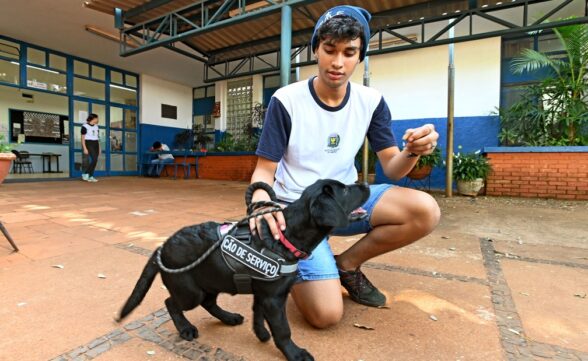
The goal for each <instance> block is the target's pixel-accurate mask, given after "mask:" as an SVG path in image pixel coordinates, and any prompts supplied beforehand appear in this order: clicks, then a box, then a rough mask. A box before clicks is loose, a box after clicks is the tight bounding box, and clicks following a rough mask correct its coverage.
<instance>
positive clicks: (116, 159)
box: [110, 154, 124, 172]
mask: <svg viewBox="0 0 588 361" xmlns="http://www.w3.org/2000/svg"><path fill="white" fill-rule="evenodd" d="M110 170H112V171H115V172H122V171H123V170H124V167H123V155H122V154H111V155H110Z"/></svg>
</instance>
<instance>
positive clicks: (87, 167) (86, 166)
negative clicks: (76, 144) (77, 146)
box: [82, 113, 100, 182]
mask: <svg viewBox="0 0 588 361" xmlns="http://www.w3.org/2000/svg"><path fill="white" fill-rule="evenodd" d="M98 121H99V119H98V115H96V114H94V113H92V114H90V115H88V119H86V124H84V125H82V151H83V154H82V180H84V181H86V182H98V179H96V178H94V170H95V169H96V164H97V163H98V157H99V156H100V129H99V128H98Z"/></svg>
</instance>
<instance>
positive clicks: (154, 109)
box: [141, 74, 192, 129]
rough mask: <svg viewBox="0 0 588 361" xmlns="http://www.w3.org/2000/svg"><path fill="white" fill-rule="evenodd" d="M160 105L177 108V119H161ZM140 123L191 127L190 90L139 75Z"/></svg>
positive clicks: (189, 88)
mask: <svg viewBox="0 0 588 361" xmlns="http://www.w3.org/2000/svg"><path fill="white" fill-rule="evenodd" d="M161 104H168V105H173V106H176V107H178V119H168V118H162V117H161ZM141 123H142V124H152V125H161V126H166V127H175V128H183V129H185V128H191V127H192V88H191V87H187V86H184V85H180V84H176V83H172V82H169V81H167V80H163V79H159V78H155V77H153V76H150V75H146V74H141Z"/></svg>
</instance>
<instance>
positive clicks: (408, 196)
mask: <svg viewBox="0 0 588 361" xmlns="http://www.w3.org/2000/svg"><path fill="white" fill-rule="evenodd" d="M370 18H371V15H370V14H369V13H368V12H367V11H366V10H365V9H362V8H359V7H355V6H337V7H335V8H332V9H330V10H329V11H327V12H326V13H325V14H323V15H322V16H321V17H320V18H319V20H318V21H317V24H316V26H315V30H314V34H313V36H312V39H311V45H312V49H313V51H314V54H315V57H316V59H317V63H318V66H317V69H316V70H317V73H316V74H317V75H316V76H313V77H311V78H310V79H308V80H303V81H300V82H297V83H293V84H290V85H287V86H285V87H283V88H280V89H278V90H277V91H276V92H275V94H274V95H273V97H272V98H271V100H270V103H269V105H268V110H267V113H266V117H265V122H264V126H263V131H262V135H261V138H260V141H259V145H258V148H257V152H256V154H257V155H258V161H257V166H256V168H255V171H254V172H253V175H252V177H251V183H254V182H265V183H267V184H269V185H271V186H272V187H273V190H274V191H275V193H276V195H277V198H278V199H279V200H280V201H281V202H284V203H289V202H292V201H294V200H296V199H298V198H299V197H300V194H301V193H302V192H303V191H304V189H305V188H306V187H308V186H309V185H311V184H312V183H314V182H315V181H316V180H318V179H320V178H332V179H336V180H339V181H341V182H343V183H345V184H351V183H354V182H355V181H357V171H356V169H355V166H354V159H355V155H356V154H357V152H358V150H359V149H360V148H361V146H362V145H363V141H364V137H365V136H366V135H367V137H368V139H369V142H370V145H371V147H372V149H373V150H374V151H375V153H376V154H377V156H378V159H379V161H380V164H381V166H382V170H383V171H384V174H385V175H386V176H387V177H389V178H391V179H396V180H397V179H400V178H402V177H403V176H405V175H406V174H407V173H408V172H409V171H410V170H411V169H412V168H413V167H414V165H415V164H416V162H417V161H418V159H419V157H420V156H421V155H427V154H431V153H432V152H433V150H434V149H435V147H436V146H437V139H438V138H439V134H438V133H437V132H436V131H435V127H434V126H433V125H432V124H425V125H423V126H421V127H418V128H415V129H408V130H406V132H405V133H404V136H403V138H402V139H403V140H404V141H405V143H406V144H405V146H404V149H399V146H398V143H397V141H396V139H395V138H394V135H393V134H392V130H391V119H392V117H391V115H390V110H389V108H388V105H387V103H386V100H385V99H384V97H383V96H382V94H381V93H380V92H378V91H377V90H376V89H373V88H368V87H365V86H362V85H360V84H355V83H352V82H350V81H349V79H350V78H351V76H352V74H353V72H354V71H355V69H356V67H357V65H358V64H359V63H360V62H361V61H362V60H363V59H364V57H365V54H366V52H367V49H368V43H369V39H370V28H369V20H370ZM252 198H253V199H252V200H253V202H257V201H267V200H269V199H270V196H269V194H268V193H267V192H266V191H265V190H263V189H258V190H256V191H255V192H254V193H253V197H252ZM363 208H364V209H365V210H366V211H367V213H368V218H367V219H365V220H363V221H359V222H355V223H353V224H351V225H349V226H348V227H345V228H344V229H335V230H334V232H333V234H335V235H345V236H349V235H356V234H362V235H363V236H362V237H361V239H359V240H358V241H357V242H355V243H354V244H353V245H352V246H351V247H350V248H348V249H347V250H345V251H344V252H342V253H341V254H339V255H337V256H334V255H333V253H332V251H331V248H330V246H329V244H328V242H327V239H325V240H323V242H322V243H321V244H320V245H319V246H318V247H317V248H316V249H315V250H314V251H313V253H312V255H311V256H310V258H308V259H306V260H301V261H300V262H299V263H298V282H297V283H296V284H295V285H294V287H293V288H292V293H291V295H292V298H293V300H294V302H295V303H296V306H297V308H298V310H299V311H300V312H301V313H302V315H303V316H304V318H305V319H306V321H307V322H308V323H309V324H311V325H312V326H314V327H317V328H325V327H329V326H331V325H334V324H336V323H337V322H339V320H340V319H341V318H342V316H343V298H342V295H341V286H343V287H344V288H345V289H346V290H347V291H348V292H349V296H350V298H351V299H352V300H353V301H355V302H357V303H360V304H363V305H366V306H372V307H379V306H384V305H385V304H386V295H385V293H384V292H381V291H380V290H378V288H376V287H375V286H374V285H373V284H372V283H371V282H370V281H369V280H368V279H367V277H366V276H365V274H364V273H363V272H362V271H361V269H360V267H361V265H362V264H364V262H366V261H368V260H370V259H372V258H374V257H377V256H379V255H383V254H386V253H388V252H391V251H393V250H396V249H398V248H401V247H404V246H407V245H409V244H411V243H413V242H415V241H417V240H418V239H421V238H422V237H424V236H426V235H427V234H429V233H430V232H431V231H433V229H434V228H435V227H436V226H437V223H438V222H439V218H440V211H439V206H438V205H437V202H436V201H435V199H434V198H433V197H431V196H430V195H429V194H427V193H425V192H421V191H418V190H415V189H410V188H403V187H396V186H393V185H391V184H376V185H370V198H369V199H368V201H367V202H366V203H365V204H364V205H363ZM263 219H265V220H266V221H267V223H268V225H269V227H270V230H271V233H272V235H273V236H274V237H275V238H276V239H280V230H285V229H286V228H287V227H288V225H287V224H286V222H285V220H284V216H283V214H282V213H281V212H273V213H267V214H264V215H260V216H258V217H256V218H254V219H251V220H250V227H251V231H252V232H253V233H255V232H256V231H257V230H258V229H261V228H260V227H261V221H262V220H263Z"/></svg>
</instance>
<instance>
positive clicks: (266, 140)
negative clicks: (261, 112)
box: [255, 97, 292, 162]
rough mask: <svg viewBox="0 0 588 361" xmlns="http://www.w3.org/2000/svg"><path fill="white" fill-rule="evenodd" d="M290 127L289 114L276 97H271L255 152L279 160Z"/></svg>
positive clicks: (288, 136)
mask: <svg viewBox="0 0 588 361" xmlns="http://www.w3.org/2000/svg"><path fill="white" fill-rule="evenodd" d="M291 129H292V119H290V114H288V112H287V111H286V108H284V105H283V104H282V103H281V102H280V101H279V100H278V99H277V98H275V97H272V98H271V100H270V103H269V105H268V107H267V112H266V113H265V121H264V122H263V129H262V130H261V137H260V138H259V144H258V145H257V151H256V152H255V154H257V155H258V156H260V157H264V158H267V159H269V160H271V161H274V162H279V161H280V159H282V156H283V155H284V153H285V152H286V148H287V147H288V139H290V130H291Z"/></svg>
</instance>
